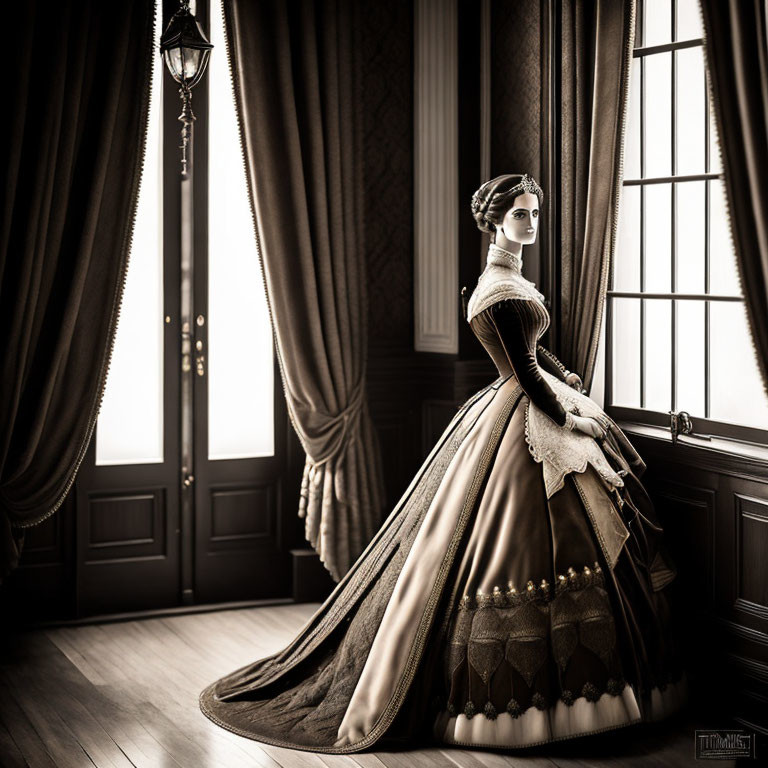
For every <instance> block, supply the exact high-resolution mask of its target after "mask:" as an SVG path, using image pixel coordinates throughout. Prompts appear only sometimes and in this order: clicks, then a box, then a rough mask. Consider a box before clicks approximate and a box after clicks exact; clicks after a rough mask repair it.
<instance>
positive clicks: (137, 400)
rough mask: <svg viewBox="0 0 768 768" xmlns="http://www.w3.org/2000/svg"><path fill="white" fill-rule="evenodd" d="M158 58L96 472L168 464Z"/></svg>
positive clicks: (101, 419) (157, 30)
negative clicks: (108, 467)
mask: <svg viewBox="0 0 768 768" xmlns="http://www.w3.org/2000/svg"><path fill="white" fill-rule="evenodd" d="M160 26H161V25H160V22H159V19H156V22H155V43H154V45H155V52H156V53H155V55H154V58H153V66H152V93H151V100H150V104H149V125H148V128H147V140H146V141H147V144H146V152H145V156H144V167H143V169H142V176H141V186H140V188H139V200H138V207H137V209H136V221H135V226H134V230H133V240H132V242H131V252H130V259H129V262H128V272H127V274H126V281H125V288H124V289H123V301H122V304H121V307H120V318H119V321H118V325H117V330H116V334H115V343H114V348H113V350H112V359H111V362H110V366H109V375H108V377H107V384H106V388H105V390H104V398H103V400H102V404H101V410H100V411H99V419H98V422H97V424H96V464H97V465H102V464H151V463H157V462H162V461H163V335H164V326H163V246H162V216H161V213H162V204H163V199H162V191H163V187H162V175H161V174H162V131H161V113H160V107H161V105H162V102H163V99H162V66H163V64H162V59H161V58H160V55H159V53H157V51H158V46H159V42H160V32H161V29H160Z"/></svg>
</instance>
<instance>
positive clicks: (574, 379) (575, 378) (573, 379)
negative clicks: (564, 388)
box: [565, 372, 582, 392]
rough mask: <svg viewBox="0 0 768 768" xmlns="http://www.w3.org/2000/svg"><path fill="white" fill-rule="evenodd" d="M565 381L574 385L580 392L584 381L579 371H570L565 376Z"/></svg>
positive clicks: (571, 385)
mask: <svg viewBox="0 0 768 768" xmlns="http://www.w3.org/2000/svg"><path fill="white" fill-rule="evenodd" d="M565 383H566V384H567V385H568V386H569V387H573V388H574V389H575V390H577V391H578V392H581V387H582V381H581V377H580V376H579V374H578V373H572V372H569V373H568V375H567V376H566V377H565Z"/></svg>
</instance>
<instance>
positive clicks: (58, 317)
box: [0, 0, 154, 578]
mask: <svg viewBox="0 0 768 768" xmlns="http://www.w3.org/2000/svg"><path fill="white" fill-rule="evenodd" d="M153 7H154V3H153V2H152V0H141V1H137V2H128V3H105V2H103V1H102V0H60V1H59V2H57V3H47V2H42V0H39V1H37V0H24V2H16V3H8V4H7V5H6V7H4V9H3V20H4V29H5V30H6V32H7V34H6V35H5V41H4V46H5V48H6V50H7V51H8V52H9V55H10V61H8V62H7V63H6V71H7V72H8V73H9V77H6V78H5V82H4V90H5V101H6V108H5V111H4V115H5V117H4V118H3V131H4V136H5V139H4V140H3V142H2V143H3V150H2V154H1V155H0V183H2V185H3V198H2V201H1V202H0V208H1V210H0V216H1V217H2V219H1V221H0V328H2V333H0V367H1V368H2V372H3V373H2V378H1V379H0V578H4V577H5V576H6V575H7V573H8V572H9V571H10V570H11V569H12V568H13V567H15V565H16V564H17V562H18V557H19V553H20V549H21V545H22V542H23V529H24V528H25V527H28V526H30V525H34V524H36V523H39V522H41V521H42V520H43V519H45V518H46V517H48V516H49V515H50V514H52V513H54V512H55V511H56V509H58V507H59V506H60V505H61V503H62V502H63V500H64V498H65V497H66V495H67V492H68V491H69V489H70V488H71V486H72V483H73V482H74V479H75V475H76V473H77V470H78V467H79V465H80V463H81V461H82V459H83V456H84V455H85V451H86V448H87V447H88V443H89V441H90V439H91V436H92V433H93V428H94V425H95V422H96V416H97V414H98V410H99V407H100V404H101V397H102V393H103V389H104V384H105V381H106V375H107V369H108V365H109V357H110V352H111V348H112V343H113V339H114V333H115V328H116V324H117V315H118V311H119V307H120V301H121V298H122V288H123V280H124V277H125V271H126V266H127V257H128V250H129V244H130V238H131V231H132V222H133V215H134V212H135V209H136V200H137V190H138V183H139V177H140V170H141V158H142V156H143V151H144V129H145V125H146V121H147V115H148V104H149V88H148V85H149V82H150V75H151V56H152V34H153V16H154V11H153Z"/></svg>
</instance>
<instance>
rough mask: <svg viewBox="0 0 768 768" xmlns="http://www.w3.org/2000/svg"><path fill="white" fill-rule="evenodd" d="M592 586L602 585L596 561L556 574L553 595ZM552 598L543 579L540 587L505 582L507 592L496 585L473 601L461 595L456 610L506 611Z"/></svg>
mask: <svg viewBox="0 0 768 768" xmlns="http://www.w3.org/2000/svg"><path fill="white" fill-rule="evenodd" d="M593 585H596V586H600V587H603V586H605V577H604V576H603V569H602V568H601V567H600V564H599V563H598V562H597V561H595V563H594V566H593V567H592V568H590V567H589V566H588V565H585V566H584V568H583V569H582V571H580V572H579V571H576V570H575V569H574V568H573V567H570V568H568V571H567V572H566V573H564V574H563V573H559V574H557V580H556V582H555V585H554V595H555V596H556V595H559V594H561V593H562V592H565V591H568V590H574V589H584V588H585V587H589V586H593ZM552 597H553V590H552V585H551V584H550V583H549V582H548V581H547V580H546V579H542V580H541V583H539V584H535V583H534V582H533V581H532V580H529V581H528V583H527V584H526V585H525V587H524V588H523V589H517V587H516V586H515V584H514V582H512V581H510V582H508V583H507V588H506V589H501V588H500V587H498V586H495V587H494V588H493V591H492V592H481V591H480V590H479V589H478V590H477V592H476V594H475V596H474V599H473V597H472V596H470V595H464V597H462V598H461V600H460V601H459V603H458V609H459V610H473V609H475V608H484V607H486V606H493V607H495V608H506V607H511V606H515V605H519V604H520V603H524V602H528V601H530V600H550V599H552Z"/></svg>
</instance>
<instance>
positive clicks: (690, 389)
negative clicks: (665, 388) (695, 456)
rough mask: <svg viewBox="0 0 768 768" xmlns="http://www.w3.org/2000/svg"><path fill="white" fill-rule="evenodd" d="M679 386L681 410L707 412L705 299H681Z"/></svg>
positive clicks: (678, 323) (678, 355)
mask: <svg viewBox="0 0 768 768" xmlns="http://www.w3.org/2000/svg"><path fill="white" fill-rule="evenodd" d="M676 312H677V318H676V332H677V376H676V379H675V383H676V386H677V392H676V396H677V403H676V409H677V410H678V411H688V413H690V414H691V416H705V415H706V405H705V397H704V381H705V369H704V349H705V346H706V343H705V342H706V333H705V325H704V302H703V301H678V302H677V308H676Z"/></svg>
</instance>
